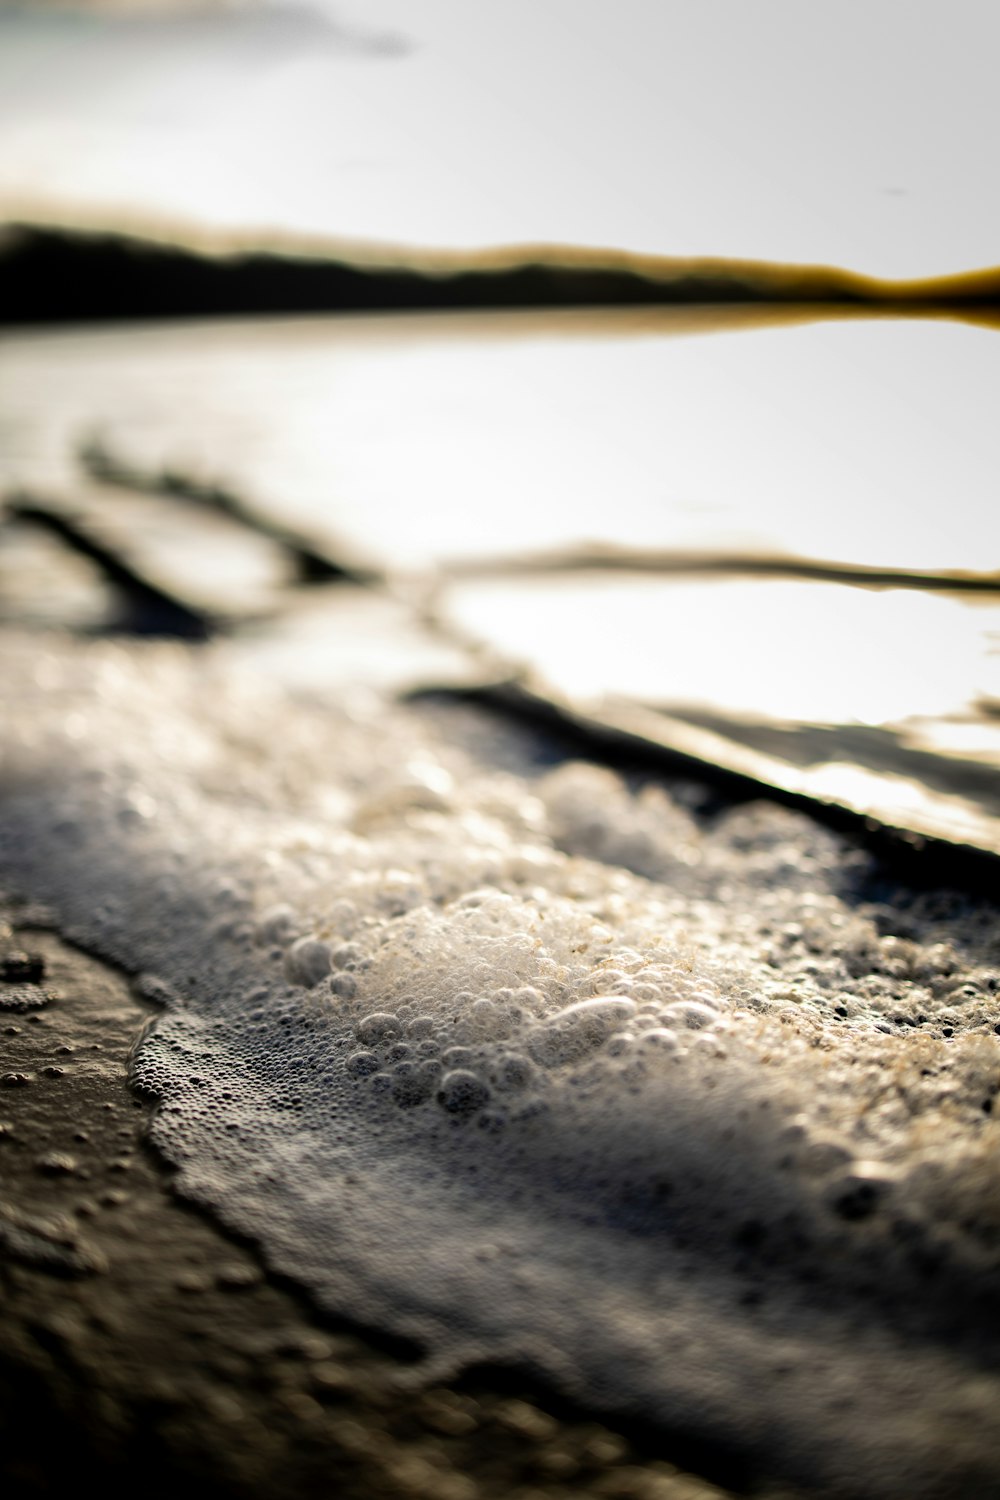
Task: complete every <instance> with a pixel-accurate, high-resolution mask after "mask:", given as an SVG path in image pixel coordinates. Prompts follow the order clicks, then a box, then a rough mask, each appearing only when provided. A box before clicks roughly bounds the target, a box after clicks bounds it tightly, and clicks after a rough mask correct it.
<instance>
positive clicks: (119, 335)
mask: <svg viewBox="0 0 1000 1500" xmlns="http://www.w3.org/2000/svg"><path fill="white" fill-rule="evenodd" d="M810 317H811V319H812V320H811V321H810V320H809V319H810ZM762 319H765V321H764V323H763V326H762ZM767 319H770V320H771V321H770V322H768V321H766V320H767ZM2 349H3V354H4V358H3V360H2V362H0V430H2V432H3V434H4V437H5V443H4V448H3V459H2V464H3V476H4V479H5V481H6V483H7V485H8V486H9V487H10V488H11V489H13V488H15V487H17V486H25V487H27V488H28V489H29V491H30V492H32V493H34V494H37V495H41V496H42V497H46V496H52V495H55V496H58V497H61V498H62V499H63V500H64V501H66V502H68V503H69V504H70V505H71V506H73V505H78V506H80V507H82V511H83V513H84V515H86V516H87V517H88V518H89V520H90V523H91V525H92V527H95V528H96V529H97V532H98V534H99V535H100V536H102V537H110V538H111V539H112V540H113V541H114V540H115V539H116V538H117V539H118V545H119V546H120V547H121V548H122V549H123V550H124V551H125V552H126V553H128V552H129V551H130V550H131V551H132V553H134V555H135V556H137V557H138V558H139V560H140V561H144V562H145V564H146V572H147V574H148V575H149V576H151V577H152V579H153V581H155V582H157V583H159V584H160V585H161V586H166V587H168V588H169V589H172V590H174V591H175V592H179V593H180V596H181V597H182V598H184V599H186V600H187V602H188V603H189V604H190V605H192V606H193V607H198V608H200V607H204V606H205V605H206V604H207V605H208V606H209V607H210V608H211V607H213V606H214V608H215V611H216V613H217V614H218V615H219V616H220V617H222V618H227V617H228V618H237V619H238V618H239V615H240V612H241V611H242V613H243V615H244V616H253V615H258V616H260V615H263V616H265V617H266V616H268V615H271V617H272V618H273V619H274V620H275V625H274V628H273V631H272V632H271V637H270V641H269V637H268V630H267V627H266V624H264V625H262V626H261V628H259V629H258V630H257V631H256V632H255V634H254V637H253V640H252V641H248V650H250V651H252V650H253V649H254V647H255V646H256V648H257V649H258V650H259V661H260V664H261V666H262V667H263V665H264V663H265V660H266V661H267V662H268V663H269V665H268V670H269V671H272V672H274V671H276V672H279V673H284V674H286V675H287V674H288V673H289V672H291V673H292V674H293V675H294V676H295V677H296V680H299V681H302V680H304V679H305V678H306V677H308V678H309V680H311V681H316V682H319V683H322V682H323V680H324V677H325V676H326V677H329V676H331V675H336V674H337V673H341V672H343V670H344V669H345V667H346V664H347V658H348V657H349V655H350V647H349V646H348V647H347V649H346V652H345V639H346V638H345V635H344V632H343V629H342V628H341V616H340V613H339V612H338V610H337V608H336V607H335V605H333V603H332V596H331V607H330V608H329V609H327V608H326V606H325V605H324V603H323V598H324V597H325V596H323V595H322V591H319V592H316V591H315V590H314V591H313V593H312V594H311V595H310V596H309V598H310V600H311V601H312V602H307V600H306V598H305V596H304V595H303V593H302V591H301V590H300V591H298V592H297V593H296V592H295V590H294V587H293V585H294V572H295V570H294V567H293V561H294V560H293V559H292V558H291V557H290V556H289V555H288V554H287V552H283V551H282V548H281V547H280V545H278V544H277V543H275V542H274V540H273V539H271V540H267V539H265V538H262V537H261V536H259V535H254V534H253V533H252V532H251V531H250V530H248V528H247V527H245V526H243V527H241V526H240V525H238V524H237V523H235V522H234V521H233V519H232V517H229V518H226V517H220V516H218V515H217V514H213V513H212V512H211V511H209V510H207V509H206V507H205V506H204V504H201V505H199V504H198V503H196V502H194V501H192V500H191V499H190V498H187V499H185V498H183V497H180V496H178V494H177V492H176V485H175V487H174V490H173V492H172V493H170V494H169V495H165V494H159V495H153V494H149V493H141V494H138V493H135V492H130V491H129V490H128V489H126V488H122V487H121V486H119V487H117V488H113V487H110V486H108V485H98V484H95V483H94V482H93V476H92V475H91V476H87V475H85V474H84V473H83V470H82V467H81V462H80V451H81V448H83V447H85V446H86V445H87V443H88V442H92V440H93V439H94V438H95V437H96V438H97V439H99V441H100V443H101V444H102V445H103V448H104V450H105V451H106V452H107V453H109V454H110V455H112V457H113V458H114V459H115V460H116V461H117V462H119V463H120V464H121V465H122V466H123V468H124V469H125V470H126V471H128V470H134V471H136V472H137V473H138V475H139V477H140V482H142V483H144V484H147V487H148V486H149V485H153V486H155V485H156V484H157V483H158V482H159V480H158V479H157V476H158V475H159V476H161V478H162V479H163V482H164V484H166V485H169V484H170V483H172V482H173V481H172V480H171V478H170V476H171V475H175V476H176V475H178V474H179V475H181V476H182V477H186V479H187V480H188V481H190V480H192V479H193V480H194V481H196V482H198V483H200V484H201V485H202V487H203V488H204V487H205V486H206V485H207V486H211V485H213V484H215V485H222V486H223V487H224V488H225V489H226V490H228V491H229V492H230V493H232V494H233V495H235V496H236V497H237V499H238V501H239V502H240V504H241V505H242V506H243V507H244V509H245V510H246V511H248V512H249V513H250V514H251V515H256V516H257V517H259V518H260V519H261V522H262V524H264V525H265V526H267V525H270V526H272V527H274V526H276V527H278V528H279V529H280V528H285V529H286V530H287V529H288V528H289V527H290V528H292V529H293V530H295V531H296V533H298V534H299V535H301V536H302V537H303V538H305V539H306V540H307V541H308V542H309V544H310V545H311V546H313V547H314V548H316V549H319V550H320V551H325V553H326V555H328V556H329V557H330V558H332V559H333V560H334V561H337V562H340V563H342V564H346V565H348V566H350V565H356V566H359V567H362V568H369V569H373V570H375V571H376V572H377V573H381V574H384V575H386V576H387V577H388V579H389V580H390V584H391V586H392V587H393V588H394V589H395V590H396V591H397V592H399V593H400V594H401V597H402V599H403V600H404V601H405V602H406V603H407V604H412V603H414V602H416V603H418V604H420V603H422V604H423V605H425V606H429V607H431V608H432V609H433V610H434V611H435V613H436V617H437V619H438V622H439V624H441V625H443V627H444V630H445V633H446V635H447V636H448V637H450V644H449V642H448V641H445V640H444V639H442V643H441V649H442V651H443V652H444V657H443V658H439V660H440V665H435V659H434V658H433V656H432V657H431V658H430V659H428V661H427V668H426V671H427V676H428V678H430V679H433V678H434V676H435V675H439V676H443V677H444V678H446V679H447V680H451V678H452V677H453V675H454V670H453V665H452V663H450V662H449V660H448V659H447V658H448V653H449V652H451V653H453V652H454V644H455V642H456V641H458V642H459V643H462V642H464V643H466V644H474V645H478V646H480V647H482V648H483V649H484V653H485V654H484V656H483V657H482V659H481V662H480V667H481V670H482V672H483V673H484V674H489V673H491V672H492V673H494V674H495V673H496V672H497V671H498V670H499V671H510V670H512V669H522V670H526V671H527V672H528V673H529V674H530V678H531V681H532V682H533V684H534V685H535V686H536V687H537V688H539V689H540V690H541V691H542V692H543V693H549V692H553V691H554V692H557V693H559V694H561V695H562V696H563V697H568V698H569V699H570V700H571V702H572V703H573V704H575V705H576V706H577V707H578V708H581V709H582V710H583V711H585V712H586V713H587V714H589V715H590V716H591V717H594V716H596V717H597V718H598V719H601V718H604V719H607V718H608V717H609V715H610V713H611V710H610V708H609V706H608V704H609V699H610V698H611V697H614V698H617V699H629V700H631V701H633V702H638V703H642V704H646V705H651V706H654V707H655V708H656V709H657V710H658V711H660V712H661V713H666V714H667V715H669V716H670V718H671V719H672V721H673V723H674V726H676V724H677V722H678V721H679V720H683V721H684V723H685V724H686V725H687V726H688V728H687V729H686V730H685V731H684V733H683V735H680V736H679V734H678V731H677V729H676V727H668V726H667V725H666V722H665V720H662V719H661V720H660V721H659V724H658V727H657V726H655V725H653V724H652V723H650V722H649V721H647V723H646V727H645V728H644V729H643V730H642V731H641V732H642V733H643V734H645V735H646V736H647V737H651V738H652V739H654V740H657V739H660V740H662V741H663V742H665V743H669V744H671V745H673V748H675V749H680V750H683V749H684V747H685V746H687V747H689V748H690V747H692V746H694V753H695V754H696V755H698V756H701V757H702V758H704V759H707V760H708V761H709V762H713V761H714V762H718V763H720V764H721V763H726V762H727V761H728V762H729V763H731V764H732V765H733V766H735V767H737V768H743V767H748V769H749V774H750V775H752V776H755V777H756V778H757V779H758V780H759V781H761V782H762V783H766V784H771V785H781V786H784V787H786V789H791V790H801V791H802V792H804V794H805V795H806V796H810V797H814V798H816V799H818V800H831V801H832V802H833V803H835V804H836V805H838V806H847V807H850V808H853V809H854V810H855V811H857V812H860V813H861V814H863V815H871V816H874V817H876V818H877V819H878V820H880V821H881V822H884V823H889V824H890V825H892V826H898V827H901V828H910V829H911V830H912V831H914V832H917V833H920V834H924V835H929V836H932V837H941V838H944V839H945V840H950V841H952V842H956V841H957V842H958V843H970V844H972V845H973V846H975V847H978V848H986V849H990V850H993V851H996V850H998V849H1000V835H998V833H997V828H996V826H995V818H996V805H995V803H996V797H995V790H994V789H993V785H992V778H993V777H994V776H995V773H996V770H997V768H998V766H1000V742H998V737H997V722H998V721H997V717H996V713H995V705H996V703H997V702H998V701H1000V686H998V681H997V671H996V662H997V654H996V652H997V641H998V639H1000V631H998V626H997V617H996V604H995V602H994V600H995V599H996V597H997V595H998V593H1000V571H998V559H1000V522H998V520H997V516H998V511H997V507H996V505H995V488H996V486H995V477H994V476H995V474H996V472H997V470H998V467H1000V451H998V449H1000V440H998V439H997V438H996V436H995V433H996V424H995V423H994V422H993V420H992V411H991V407H990V401H991V395H992V391H993V390H994V389H995V388H996V387H997V385H998V384H1000V366H998V360H1000V352H998V351H1000V341H998V339H997V335H996V333H995V331H992V330H986V329H982V328H974V327H970V326H965V325H960V324H955V323H949V322H945V321H917V320H913V319H910V320H906V319H899V320H889V319H884V318H883V319H863V320H862V319H855V318H852V319H846V320H845V319H838V320H833V321H830V320H828V319H827V320H824V319H823V318H822V317H821V316H820V310H815V309H814V310H813V312H812V314H809V313H808V311H807V310H802V309H800V310H798V311H797V312H796V313H795V314H793V315H790V316H788V317H784V318H783V317H781V316H780V315H778V314H776V313H774V312H773V311H772V312H768V313H766V314H765V313H762V311H761V309H759V308H747V309H717V308H704V309H677V310H670V309H667V310H652V311H651V310H635V309H633V310H629V311H603V312H560V313H550V314H539V313H530V314H528V313H505V314H494V315H475V316H469V315H441V316H410V317H363V318H361V317H359V318H351V319H339V320H337V319H329V318H327V319H324V318H314V319H299V320H269V321H265V320H258V321H256V322H221V321H220V322H215V323H203V324H190V325H186V326H176V327H163V326H159V327H153V326H150V327H148V328H141V329H121V330H110V329H108V330H103V331H86V332H85V331H76V332H72V333H66V332H64V333H47V334H44V335H39V334H35V335H18V336H11V335H8V336H7V337H6V338H5V339H4V340H3V342H2ZM15 540H16V539H15V538H14V537H13V536H12V535H10V534H8V535H7V536H6V537H5V538H0V543H3V545H2V546H0V562H2V560H3V556H4V555H7V556H8V557H11V558H12V559H13V560H12V564H11V566H12V567H14V568H15V570H16V571H20V570H22V569H23V562H21V561H20V560H19V559H20V558H21V555H22V551H23V547H22V548H21V549H20V550H19V546H20V544H18V545H17V546H14V553H11V550H10V548H11V546H12V545H13V544H14V543H15ZM186 559H192V562H191V563H188V562H187V561H186ZM195 564H199V565H200V566H201V567H202V569H203V571H202V574H201V575H197V573H196V567H195ZM40 565H42V566H47V564H40ZM8 572H10V568H8ZM994 583H996V585H997V588H996V592H991V589H992V588H993V585H994ZM952 584H954V588H951V587H950V586H951V585H952ZM971 585H975V586H976V588H975V590H974V589H973V588H972V587H971ZM19 597H21V598H23V589H20V591H19ZM66 598H67V601H68V599H69V595H68V594H67V595H66ZM18 607H19V608H21V607H22V606H21V605H19V606H18ZM81 610H82V614H81V616H80V618H81V619H82V620H87V619H88V618H92V616H93V611H91V615H90V616H89V617H88V614H87V610H86V608H84V607H83V606H81ZM348 635H350V632H349V633H348ZM275 648H277V649H275ZM362 654H363V655H364V657H365V662H366V667H365V670H366V671H368V672H369V673H370V672H372V671H374V672H375V676H376V677H378V678H379V679H380V680H385V675H384V673H383V674H381V675H380V669H379V668H378V667H377V665H376V662H375V657H376V656H377V654H378V653H377V651H375V652H373V650H372V641H371V640H370V639H368V638H366V645H365V647H364V650H363V653H362ZM391 655H392V653H391V650H390V651H389V656H390V657H391ZM325 661H326V662H328V665H327V666H324V662H325ZM388 670H389V675H390V676H391V674H392V671H393V670H394V669H393V668H391V667H390V668H389V669H388ZM459 675H464V676H465V678H466V679H467V678H468V675H469V674H468V673H467V672H466V673H464V674H461V673H460V674H459ZM615 712H616V714H617V715H618V716H617V718H616V720H615V722H616V723H619V722H620V713H618V711H617V710H616V711H615ZM692 725H694V726H698V727H700V729H701V730H702V731H711V733H712V734H714V735H715V739H714V740H711V741H710V740H709V739H708V738H707V736H706V733H704V732H703V733H702V734H701V735H700V737H699V738H698V740H697V745H695V741H694V739H693V738H692V734H691V726H692ZM681 739H683V741H684V744H681V743H680V740H681ZM698 746H700V747H701V748H700V749H698V748H697V747H698ZM765 756H767V757H769V760H768V761H767V763H765V760H764V757H765Z"/></svg>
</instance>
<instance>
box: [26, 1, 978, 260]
mask: <svg viewBox="0 0 1000 1500" xmlns="http://www.w3.org/2000/svg"><path fill="white" fill-rule="evenodd" d="M998 55H1000V5H997V4H995V3H994V0H950V3H949V4H947V5H945V4H929V3H926V0H836V3H831V0H812V3H804V0H502V3H488V0H480V3H474V0H370V3H367V4H365V5H363V6H362V5H360V4H357V3H354V4H351V3H347V4H343V5H333V4H330V5H327V4H326V3H325V0H321V3H320V4H315V5H310V6H305V5H298V6H294V7H293V6H290V5H287V6H283V7H281V8H279V7H277V6H276V5H264V4H261V5H256V6H253V7H243V8H235V7H227V8H224V9H220V8H215V9H213V10H200V9H199V8H197V7H196V6H195V7H190V6H189V7H187V8H186V9H185V10H184V11H183V12H181V13H176V12H175V13H174V14H170V13H167V12H159V13H157V12H156V11H155V10H153V11H152V12H150V10H149V8H148V6H147V8H146V9H145V11H144V12H143V13H142V14H139V15H136V14H135V13H131V12H129V11H127V10H114V11H110V12H109V11H107V10H105V11H101V10H99V9H95V8H94V7H90V8H88V9H87V10H86V11H83V10H78V11H73V10H71V9H68V8H53V7H51V6H41V5H39V6H34V7H30V8H11V7H0V215H2V216H4V217H12V216H16V215H18V214H21V215H23V214H38V215H44V216H47V217H52V216H63V215H67V216H72V217H74V218H79V217H80V216H81V215H82V216H83V217H85V218H86V219H89V220H90V221H92V222H96V223H105V224H106V223H133V224H134V222H135V221H136V219H137V218H140V219H141V218H142V217H143V216H145V217H147V218H151V219H152V220H153V221H156V222H160V223H162V222H164V221H168V222H169V221H173V222H176V223H179V224H181V225H186V226H193V227H195V228H202V229H205V228H224V229H237V230H249V231H252V232H261V233H265V234H266V233H269V232H272V231H274V230H281V231H286V232H288V231H291V232H298V233H307V234H319V235H324V236H328V235H332V236H337V237H342V238H347V239H353V240H363V241H376V242H384V243H389V244H393V245H400V244H401V245H414V246H432V247H433V246H444V247H456V248H465V247H474V246H483V245H496V244H511V243H519V242H525V241H529V242H530V241H548V242H557V243H558V242H569V243H573V244H584V245H590V246H613V247H621V248H625V249H635V250H642V251H650V252H654V253H659V254H665V255H678V256H703V255H708V256H726V257H729V256H735V257H748V258H754V259H758V258H759V259H769V260H779V261H793V262H821V263H823V262H825V263H835V264H839V265H843V266H847V267H850V268H852V269H855V270H860V271H865V272H869V273H871V274H875V275H886V276H913V275H929V274H936V273H942V272H952V271H960V270H965V269H970V268H973V267H977V266H984V265H991V264H996V263H997V262H1000V253H998V240H1000V205H998V202H997V194H998V183H1000V172H998V171H997V162H996V157H997V151H998V141H1000V88H998V87H997V83H996V76H995V74H996V59H997V57H998Z"/></svg>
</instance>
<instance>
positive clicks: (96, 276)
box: [0, 226, 1000, 325]
mask: <svg viewBox="0 0 1000 1500" xmlns="http://www.w3.org/2000/svg"><path fill="white" fill-rule="evenodd" d="M717 302H722V303H740V302H744V303H745V302H772V303H773V302H784V303H804V302H808V303H826V304H834V305H843V306H844V307H845V308H847V307H863V306H880V305H891V306H892V307H893V308H894V309H898V308H900V307H901V306H915V307H920V308H923V309H925V310H932V309H933V308H935V307H941V309H942V310H945V309H947V308H949V307H951V308H954V309H956V310H959V309H964V310H965V311H966V313H974V312H975V310H976V309H980V310H981V311H982V314H983V315H984V316H989V313H990V310H991V309H992V310H993V312H994V313H995V311H996V309H997V308H998V306H1000V277H998V276H997V275H996V274H994V273H985V274H980V275H978V276H973V277H964V278H954V279H952V280H951V281H948V282H939V283H920V284H913V286H912V287H911V288H905V289H904V288H886V287H885V286H884V285H881V284H879V283H874V282H868V281H865V280H864V278H861V277H856V276H852V275H850V274H849V273H846V272H837V271H833V270H827V269H824V268H821V267H818V268H810V267H778V266H774V267H771V266H758V265H755V264H754V263H751V262H740V261H734V262H732V263H731V264H729V265H726V264H725V263H718V262H716V263H708V264H706V265H705V267H700V266H694V267H691V266H685V265H683V264H679V265H673V266H672V265H671V264H670V263H669V262H666V261H664V262H655V261H647V262H644V261H642V260H636V261H634V262H631V263H629V264H623V265H613V264H606V265H602V264H601V263H600V259H599V257H598V256H597V255H589V256H588V255H580V254H577V255H575V256H574V254H573V253H572V252H567V253H566V254H565V255H564V256H562V257H560V255H559V253H558V252H556V251H550V252H544V251H542V252H538V254H537V258H533V255H532V252H526V259H525V261H524V262H523V263H516V264H510V263H504V264H500V263H497V262H496V261H495V260H494V261H492V262H491V261H490V259H489V258H487V257H483V258H481V259H480V260H479V261H478V262H477V261H472V262H471V263H469V264H466V265H461V264H459V263H458V262H454V261H453V262H450V263H447V264H445V263H444V262H442V263H441V266H440V267H437V266H432V267H431V268H430V269H427V268H426V267H423V266H414V267H408V266H378V265H367V264H360V263H354V264H351V263H349V262H348V261H345V260H342V259H341V260H338V259H336V258H333V257H331V258H326V259H324V258H320V257H318V256H312V255H310V256H305V255H294V254H287V253H275V252H269V251H252V252H247V253H240V254H229V255H225V256H217V255H203V254H200V253H198V252H197V251H194V250H188V249H185V248H183V247H181V246H176V245H168V244H161V243H158V242H153V241H147V240H142V239H138V238H131V237H127V236H123V235H113V234H93V233H82V232H79V231H74V230H64V229H50V228H39V227H33V226H13V227H10V228H8V229H6V230H4V231H3V232H2V234H0V323H4V324H8V325H10V324H37V323H65V322H87V321H107V320H116V319H131V318H170V317H199V316H202V317H204V316H212V315H215V314H238V313H239V314H252V313H322V312H374V311H382V312H391V311H407V310H414V311H422V310H428V311H429V310H442V311H443V310H448V309H455V310H460V309H476V308H515V307H520V308H533V307H586V306H593V307H601V306H606V307H615V306H629V305H642V304H645V305H657V304H659V305H670V304H675V303H681V304H683V303H688V304H690V303H717Z"/></svg>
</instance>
